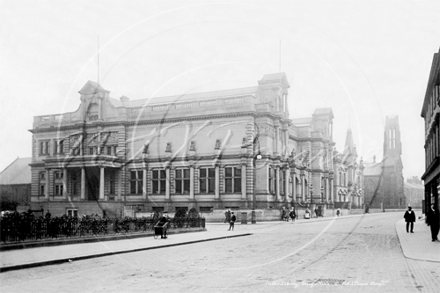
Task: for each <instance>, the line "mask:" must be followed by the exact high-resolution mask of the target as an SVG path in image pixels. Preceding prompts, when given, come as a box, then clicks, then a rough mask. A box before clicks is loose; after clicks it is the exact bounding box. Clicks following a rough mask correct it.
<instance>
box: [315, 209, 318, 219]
mask: <svg viewBox="0 0 440 293" xmlns="http://www.w3.org/2000/svg"><path fill="white" fill-rule="evenodd" d="M315 217H318V209H317V208H315Z"/></svg>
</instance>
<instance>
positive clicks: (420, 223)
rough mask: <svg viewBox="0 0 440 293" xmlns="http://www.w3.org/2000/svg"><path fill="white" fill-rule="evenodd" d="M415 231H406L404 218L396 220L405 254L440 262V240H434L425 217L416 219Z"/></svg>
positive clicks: (413, 257)
mask: <svg viewBox="0 0 440 293" xmlns="http://www.w3.org/2000/svg"><path fill="white" fill-rule="evenodd" d="M413 231H414V233H407V232H406V222H405V220H404V219H402V220H399V221H397V222H396V232H397V236H398V237H399V242H400V246H401V247H402V252H403V255H405V257H406V258H410V259H414V260H423V261H432V262H440V241H435V242H433V241H432V239H431V230H430V228H429V227H428V225H426V224H425V219H424V217H422V218H421V219H417V220H416V222H415V223H414V230H413Z"/></svg>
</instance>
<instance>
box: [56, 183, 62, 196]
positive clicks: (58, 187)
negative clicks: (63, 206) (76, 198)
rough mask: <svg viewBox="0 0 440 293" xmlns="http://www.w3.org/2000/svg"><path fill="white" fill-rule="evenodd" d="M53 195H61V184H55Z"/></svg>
mask: <svg viewBox="0 0 440 293" xmlns="http://www.w3.org/2000/svg"><path fill="white" fill-rule="evenodd" d="M55 195H63V184H55Z"/></svg>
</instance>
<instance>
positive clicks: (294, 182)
mask: <svg viewBox="0 0 440 293" xmlns="http://www.w3.org/2000/svg"><path fill="white" fill-rule="evenodd" d="M292 199H293V201H296V200H297V198H296V174H295V173H293V176H292Z"/></svg>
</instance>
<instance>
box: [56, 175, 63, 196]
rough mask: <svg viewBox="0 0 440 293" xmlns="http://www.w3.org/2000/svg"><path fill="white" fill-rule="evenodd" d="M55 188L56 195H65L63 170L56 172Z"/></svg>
mask: <svg viewBox="0 0 440 293" xmlns="http://www.w3.org/2000/svg"><path fill="white" fill-rule="evenodd" d="M54 188H55V190H54V191H55V192H54V194H55V195H56V196H60V195H63V172H60V171H57V172H55V173H54Z"/></svg>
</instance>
